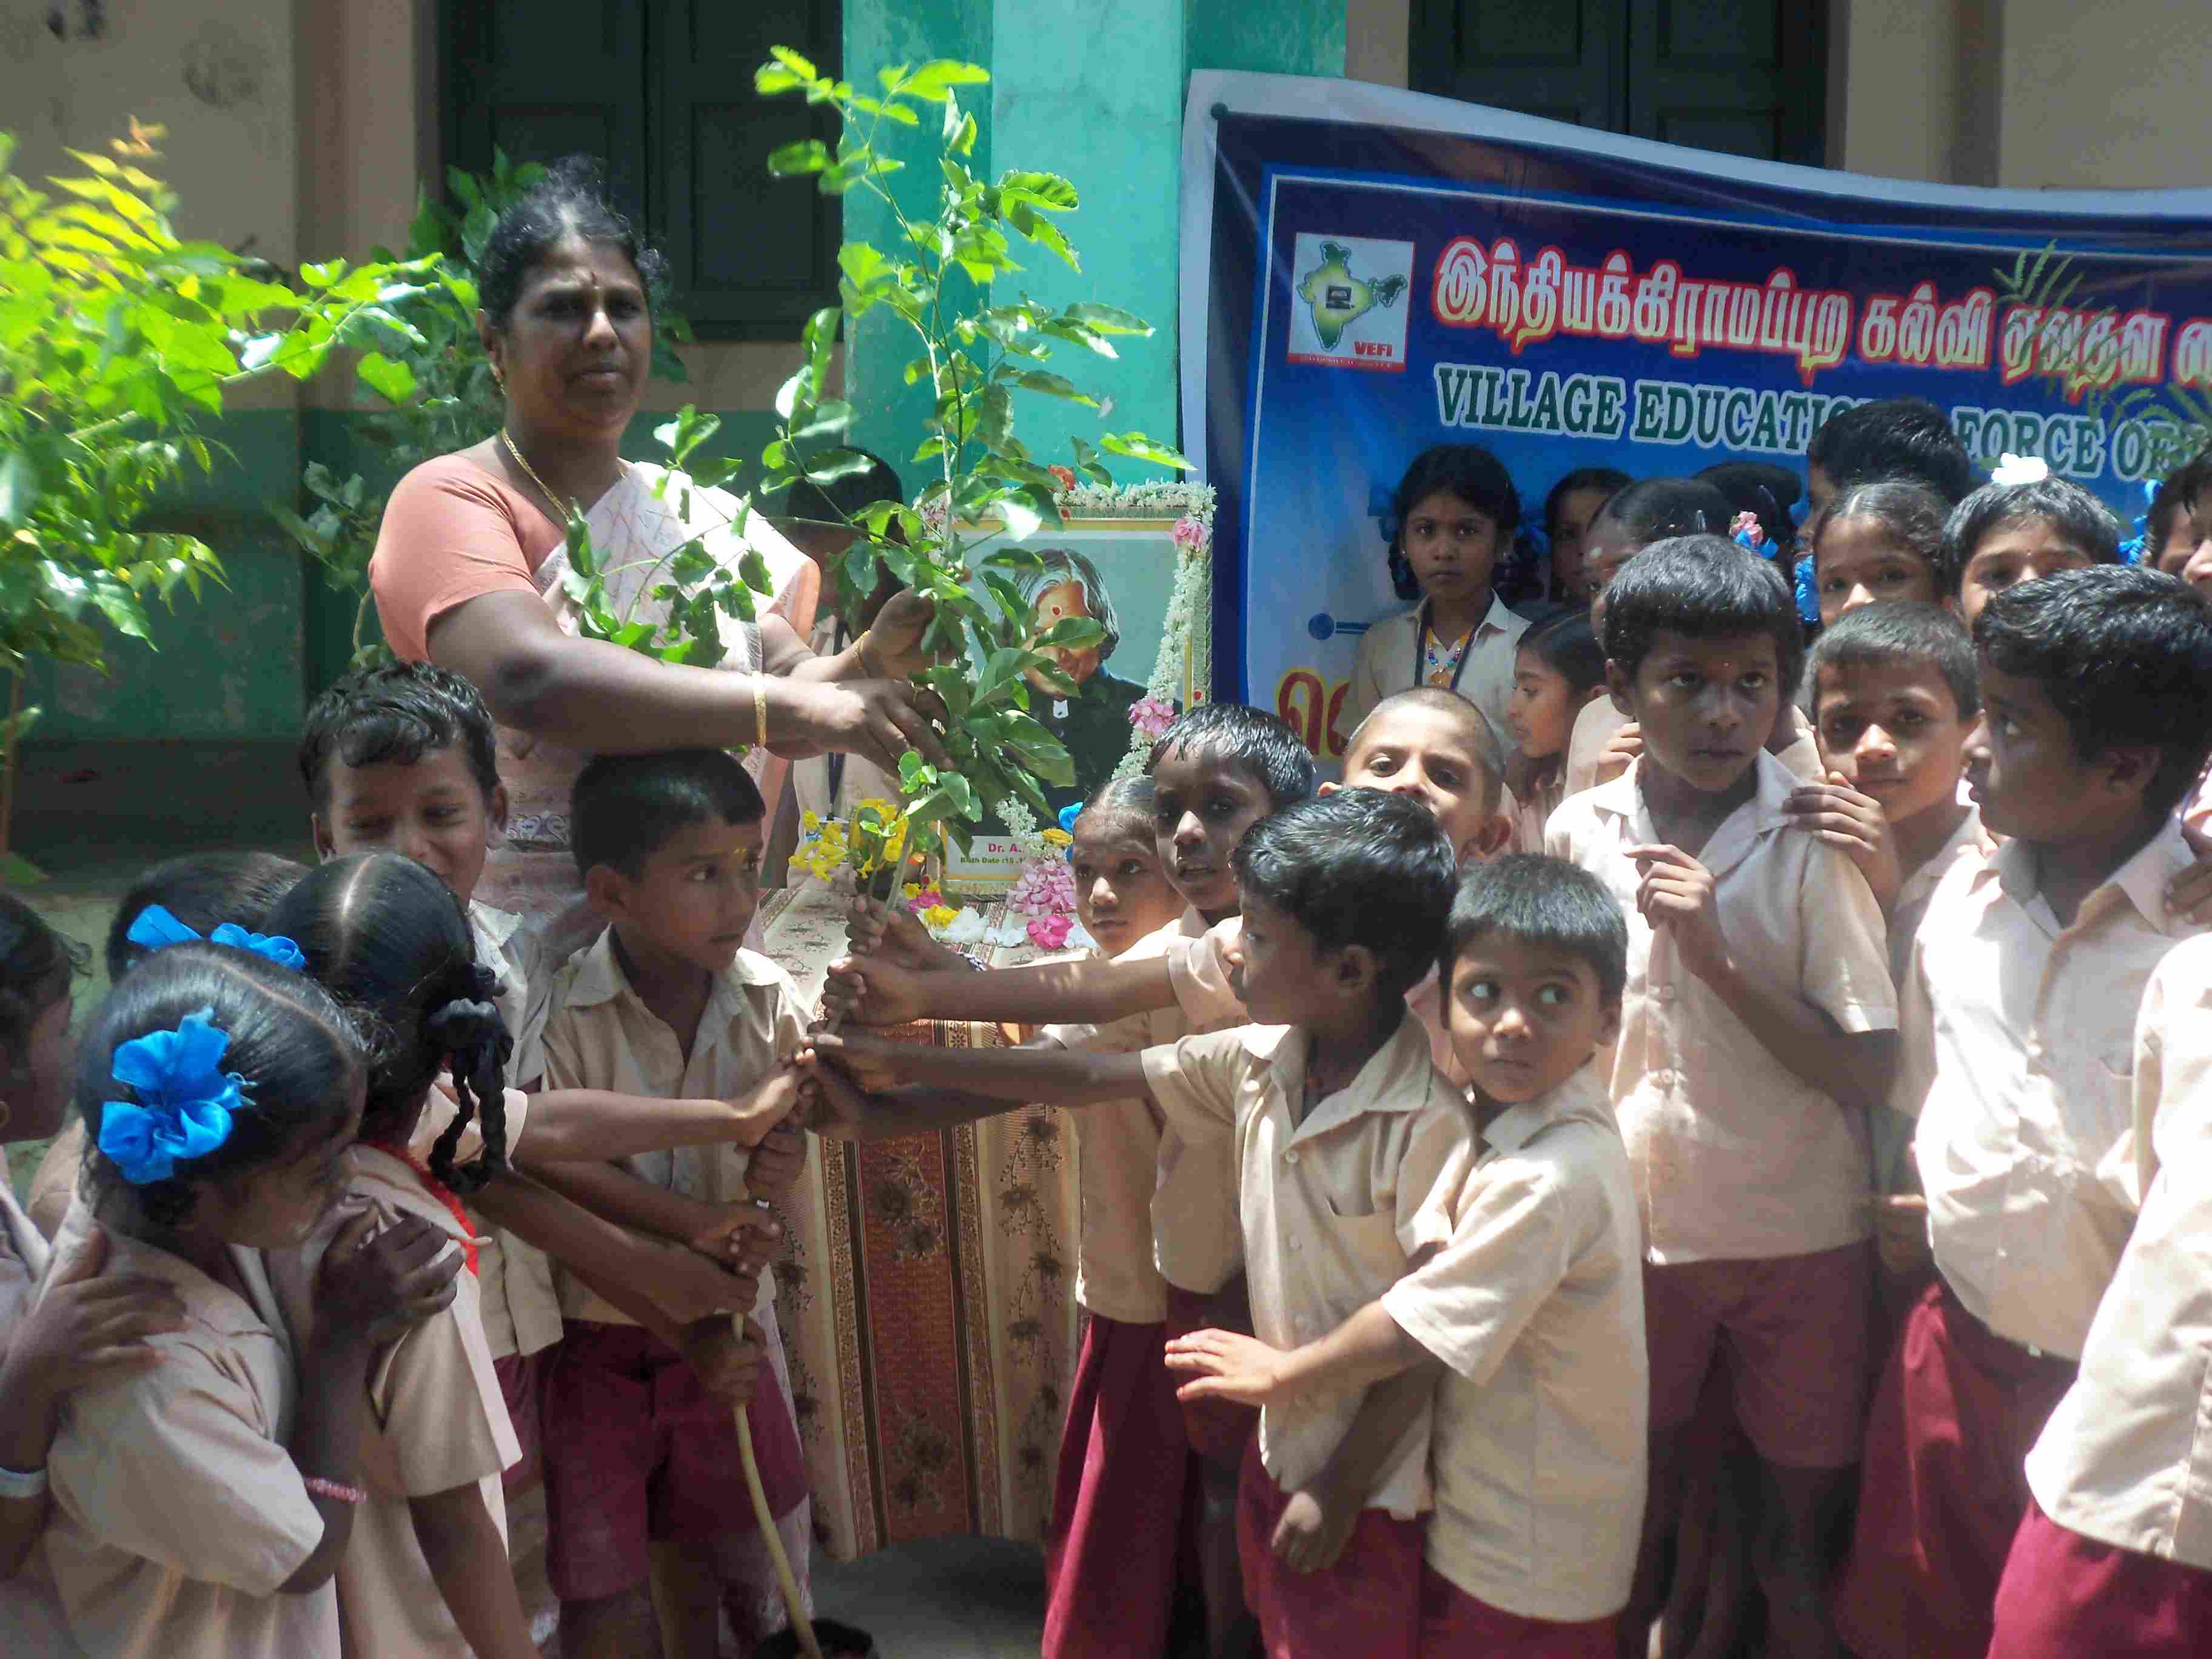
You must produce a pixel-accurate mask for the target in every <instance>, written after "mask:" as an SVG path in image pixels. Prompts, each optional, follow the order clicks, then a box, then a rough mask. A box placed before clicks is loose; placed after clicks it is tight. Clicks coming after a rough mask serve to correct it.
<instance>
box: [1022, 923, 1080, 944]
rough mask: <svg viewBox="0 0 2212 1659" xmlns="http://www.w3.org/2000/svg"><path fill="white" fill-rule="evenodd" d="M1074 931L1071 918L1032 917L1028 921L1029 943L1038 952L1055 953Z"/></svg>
mask: <svg viewBox="0 0 2212 1659" xmlns="http://www.w3.org/2000/svg"><path fill="white" fill-rule="evenodd" d="M1074 930H1075V918H1074V917H1073V916H1032V917H1031V918H1030V944H1032V945H1036V946H1037V947H1038V948H1039V949H1040V950H1044V951H1057V950H1059V949H1060V947H1061V946H1063V945H1066V943H1067V936H1068V934H1070V933H1073V932H1074Z"/></svg>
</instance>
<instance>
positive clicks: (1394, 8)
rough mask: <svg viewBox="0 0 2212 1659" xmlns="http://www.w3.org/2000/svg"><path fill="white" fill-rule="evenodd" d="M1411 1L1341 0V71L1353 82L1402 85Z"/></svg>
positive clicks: (1405, 72) (1405, 64) (1391, 85)
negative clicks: (1343, 3)
mask: <svg viewBox="0 0 2212 1659" xmlns="http://www.w3.org/2000/svg"><path fill="white" fill-rule="evenodd" d="M1412 11H1413V7H1412V0H1345V6H1344V73H1345V76H1346V78H1347V79H1349V80H1353V81H1374V82H1379V83H1380V84H1382V85H1383V86H1386V87H1402V86H1404V85H1405V84H1406V78H1407V53H1406V44H1407V32H1408V30H1409V28H1410V27H1411V18H1412Z"/></svg>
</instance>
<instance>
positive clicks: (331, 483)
mask: <svg viewBox="0 0 2212 1659" xmlns="http://www.w3.org/2000/svg"><path fill="white" fill-rule="evenodd" d="M544 176H545V169H544V167H539V166H538V165H537V164H536V163H535V162H524V163H523V164H521V165H520V166H516V165H514V164H513V163H512V162H510V161H508V160H507V155H506V154H505V153H504V152H495V154H494V155H493V158H492V170H491V172H490V173H488V174H483V175H478V174H475V173H465V172H463V171H462V170H461V169H460V168H459V167H449V168H447V171H446V183H447V188H448V190H449V191H450V192H451V196H452V204H451V205H450V206H449V205H447V204H444V203H440V202H435V201H433V200H432V199H431V197H430V195H429V192H428V191H427V190H425V191H422V192H421V193H420V194H419V195H418V196H417V197H416V208H415V219H414V222H413V224H412V225H411V226H410V228H409V232H408V240H407V258H408V259H409V260H410V262H422V261H434V262H435V263H433V264H429V265H428V274H427V275H426V276H424V277H422V279H421V280H420V281H419V282H418V283H416V284H413V285H411V286H410V288H409V289H407V290H406V291H404V292H396V293H394V294H392V295H390V296H389V297H388V298H387V301H386V308H387V309H388V310H389V311H390V312H391V313H392V315H393V317H394V318H396V319H398V324H399V326H398V328H394V329H390V330H386V331H382V333H381V334H380V336H379V337H376V338H374V339H370V340H367V341H365V342H363V343H366V344H368V345H370V346H371V347H373V348H374V349H372V350H370V351H369V352H368V353H367V354H366V355H364V356H362V358H361V359H360V361H359V362H357V363H356V374H357V376H358V377H359V380H360V381H361V383H362V387H363V388H364V393H365V396H364V402H365V403H366V404H368V413H367V414H366V415H364V416H362V420H361V422H360V423H359V428H358V429H359V430H360V432H361V433H362V436H363V437H365V438H366V439H367V441H368V443H369V444H370V445H371V446H372V447H374V448H375V449H376V450H377V451H378V452H379V453H380V455H381V456H382V458H383V465H381V466H380V469H379V471H380V473H381V474H382V475H383V476H385V477H386V478H388V479H389V480H390V481H391V482H392V483H396V482H397V481H398V478H399V477H400V476H401V475H402V474H404V472H406V471H408V470H409V469H410V468H411V467H414V466H416V465H418V464H420V463H421V462H423V461H426V460H428V459H430V458H431V457H432V456H434V455H444V454H449V453H452V452H453V451H454V450H457V449H465V448H467V447H469V446H470V445H471V444H475V443H480V442H482V441H483V440H484V439H486V438H488V437H489V436H491V435H492V434H493V433H495V432H496V431H498V430H499V428H500V424H501V421H502V420H503V419H504V418H505V413H506V411H505V406H504V404H502V403H501V398H500V392H499V387H498V386H497V385H496V383H495V381H494V380H493V379H492V374H491V361H490V359H489V358H488V357H487V356H485V355H484V349H483V343H482V342H481V341H480V340H479V339H478V338H477V276H478V272H479V270H480V269H481V264H482V261H483V252H484V247H485V246H486V244H487V243H488V242H489V240H490V239H491V234H492V230H493V228H494V227H495V226H496V225H497V224H498V222H499V217H500V215H501V214H502V213H504V212H505V211H506V210H507V209H508V208H510V207H512V206H513V204H515V203H516V202H518V201H520V199H521V197H523V195H524V194H525V193H526V191H529V189H530V188H531V186H532V185H535V184H537V183H538V180H539V179H543V178H544ZM370 257H371V258H376V259H384V258H390V257H391V256H390V255H389V254H387V253H386V252H385V251H384V250H383V249H381V248H378V249H372V250H371V252H370ZM317 269H318V268H316V267H313V266H310V267H309V268H308V271H307V273H303V274H306V275H307V276H308V280H309V281H310V282H313V281H314V280H315V275H316V273H317ZM690 338H691V330H690V325H689V324H688V323H686V322H685V321H684V319H683V318H681V317H679V316H677V315H675V314H673V313H671V312H670V311H668V310H667V309H666V308H665V307H663V306H658V305H657V306H656V307H655V310H654V316H653V374H654V375H656V376H657V377H659V379H661V380H671V381H678V382H681V381H683V380H685V379H687V378H688V377H687V375H686V374H685V371H684V360H683V359H682V358H681V357H680V356H678V355H677V353H676V350H675V347H676V345H677V344H679V343H688V342H689V341H690ZM301 485H302V487H303V488H304V489H306V491H307V495H309V496H310V497H312V498H313V502H314V505H313V507H312V508H311V509H310V510H309V512H308V513H307V515H306V516H305V517H304V518H303V517H301V515H300V514H299V513H296V512H295V511H293V510H292V508H291V507H288V506H284V505H283V504H281V503H272V504H271V505H270V513H272V514H273V515H274V516H275V517H276V520H277V522H278V523H279V524H281V525H283V526H284V528H285V529H286V530H287V531H288V532H289V533H290V534H291V537H292V538H293V539H294V540H295V542H297V543H298V544H300V546H301V549H302V550H305V551H306V552H307V553H308V554H310V555H312V556H313V558H314V559H315V561H316V562H318V563H319V565H320V566H321V567H322V568H323V570H324V572H325V574H326V575H327V576H328V577H329V579H330V580H331V583H332V585H333V586H337V587H339V588H342V589H345V590H349V591H351V592H358V593H359V594H360V595H361V596H362V597H361V604H360V608H359V610H358V611H357V612H356V616H355V618H354V662H355V665H356V666H360V665H364V664H366V663H368V662H374V661H376V660H380V659H386V658H388V657H389V656H390V655H391V653H390V652H389V650H387V649H386V647H384V646H383V645H381V644H379V643H375V642H374V641H370V640H369V639H368V618H369V616H370V614H371V609H372V605H373V601H372V599H371V598H370V596H369V592H368V561H369V556H370V555H371V554H372V553H374V551H375V550H376V529H377V526H378V525H379V524H380V522H381V521H382V520H383V517H384V503H385V501H386V498H387V496H388V495H390V493H391V491H390V485H389V483H387V484H386V486H385V487H383V488H381V489H377V488H372V487H371V486H370V485H369V484H368V483H366V482H365V481H364V480H363V479H362V477H361V476H360V475H358V474H356V475H355V476H354V477H349V478H346V479H343V480H341V479H339V478H337V477H336V476H335V475H333V474H332V473H331V471H330V469H329V468H327V467H325V466H324V465H321V464H320V463H319V462H316V463H311V464H310V465H308V467H307V471H306V472H305V473H304V475H303V476H302V477H301ZM695 660H696V659H695Z"/></svg>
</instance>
